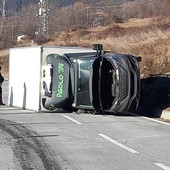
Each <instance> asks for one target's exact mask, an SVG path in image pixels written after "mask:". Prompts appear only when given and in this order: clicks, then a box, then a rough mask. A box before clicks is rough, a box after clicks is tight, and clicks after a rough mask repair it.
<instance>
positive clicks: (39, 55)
mask: <svg viewBox="0 0 170 170" xmlns="http://www.w3.org/2000/svg"><path fill="white" fill-rule="evenodd" d="M86 52H87V53H89V52H94V50H92V49H90V48H81V47H48V46H36V47H18V48H11V49H10V54H9V95H8V105H10V106H15V107H19V108H22V109H28V110H34V111H41V110H44V108H43V106H42V100H41V99H42V95H43V94H42V88H43V87H42V86H43V83H42V78H43V67H44V66H45V65H46V56H47V55H49V54H54V53H55V54H58V55H63V54H67V53H76V54H78V53H86Z"/></svg>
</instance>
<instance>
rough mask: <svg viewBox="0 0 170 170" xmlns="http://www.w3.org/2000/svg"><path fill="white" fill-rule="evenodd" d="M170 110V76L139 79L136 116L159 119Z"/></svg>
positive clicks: (151, 76) (152, 76)
mask: <svg viewBox="0 0 170 170" xmlns="http://www.w3.org/2000/svg"><path fill="white" fill-rule="evenodd" d="M165 109H166V110H168V109H169V110H170V75H150V77H148V78H145V79H141V99H140V103H139V108H138V110H137V114H139V115H144V116H148V117H160V115H161V113H162V111H163V110H165Z"/></svg>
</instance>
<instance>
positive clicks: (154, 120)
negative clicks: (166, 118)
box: [143, 117, 170, 126]
mask: <svg viewBox="0 0 170 170" xmlns="http://www.w3.org/2000/svg"><path fill="white" fill-rule="evenodd" d="M143 118H144V119H148V120H151V121H153V122H158V123H162V124H164V125H169V126H170V123H166V122H162V121H160V120H156V119H153V118H149V117H143Z"/></svg>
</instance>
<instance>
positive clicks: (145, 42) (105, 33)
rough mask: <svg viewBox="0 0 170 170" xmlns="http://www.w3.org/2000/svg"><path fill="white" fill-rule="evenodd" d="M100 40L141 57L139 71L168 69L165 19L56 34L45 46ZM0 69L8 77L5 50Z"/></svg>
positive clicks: (169, 26)
mask: <svg viewBox="0 0 170 170" xmlns="http://www.w3.org/2000/svg"><path fill="white" fill-rule="evenodd" d="M94 43H101V44H103V45H104V48H105V49H109V50H112V51H113V52H115V53H128V54H132V55H135V56H141V57H142V62H141V63H140V65H141V74H142V75H143V76H144V77H146V76H147V75H148V74H157V73H165V72H170V22H169V19H168V18H146V19H131V20H129V21H128V22H126V23H119V24H111V25H108V26H106V27H102V26H98V27H95V28H90V29H86V30H85V29H77V30H75V31H72V32H62V33H58V34H57V33H56V35H54V36H53V38H52V41H50V42H48V43H47V45H61V46H83V47H91V46H92V45H93V44H94ZM0 62H1V63H0V64H1V65H2V72H3V73H4V74H5V76H6V77H8V50H5V51H2V52H1V53H0Z"/></svg>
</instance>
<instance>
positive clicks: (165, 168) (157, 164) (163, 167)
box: [154, 163, 170, 170]
mask: <svg viewBox="0 0 170 170" xmlns="http://www.w3.org/2000/svg"><path fill="white" fill-rule="evenodd" d="M154 164H155V165H156V166H159V167H160V168H162V169H164V170H170V167H167V166H165V165H164V164H162V163H154Z"/></svg>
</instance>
